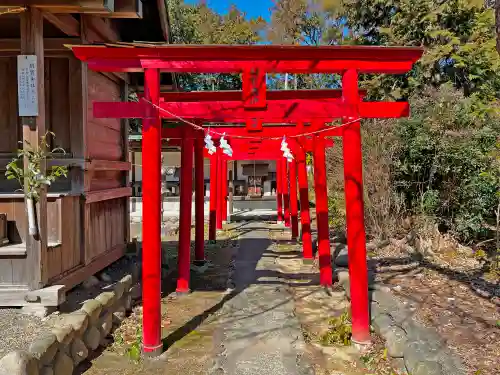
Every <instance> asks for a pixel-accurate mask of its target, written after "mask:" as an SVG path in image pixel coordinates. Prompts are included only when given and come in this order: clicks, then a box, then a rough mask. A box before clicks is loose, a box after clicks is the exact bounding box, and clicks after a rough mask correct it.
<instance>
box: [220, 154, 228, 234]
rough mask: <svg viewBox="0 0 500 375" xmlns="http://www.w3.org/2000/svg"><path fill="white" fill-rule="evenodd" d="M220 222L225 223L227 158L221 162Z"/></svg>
mask: <svg viewBox="0 0 500 375" xmlns="http://www.w3.org/2000/svg"><path fill="white" fill-rule="evenodd" d="M221 182H222V224H226V223H227V159H226V158H224V160H223V162H222V178H221Z"/></svg>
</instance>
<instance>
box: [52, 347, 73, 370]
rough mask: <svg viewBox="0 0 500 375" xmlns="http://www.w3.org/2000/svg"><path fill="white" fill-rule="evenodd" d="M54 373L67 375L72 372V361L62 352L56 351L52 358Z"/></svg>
mask: <svg viewBox="0 0 500 375" xmlns="http://www.w3.org/2000/svg"><path fill="white" fill-rule="evenodd" d="M53 369H54V375H69V374H72V373H73V361H72V360H71V358H70V357H68V356H67V355H66V354H65V353H63V352H58V353H57V355H56V358H55V360H54V365H53Z"/></svg>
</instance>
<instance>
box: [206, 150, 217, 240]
mask: <svg viewBox="0 0 500 375" xmlns="http://www.w3.org/2000/svg"><path fill="white" fill-rule="evenodd" d="M218 170H219V152H218V151H217V152H215V153H213V154H212V156H211V157H210V214H209V223H208V226H209V227H208V240H209V241H211V242H214V241H215V240H216V236H217V223H216V222H217V210H218V207H217V206H218V204H217V203H218V202H217V201H218V199H217V190H218V189H217V185H218V183H217V180H218V179H217V172H218Z"/></svg>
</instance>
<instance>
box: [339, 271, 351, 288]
mask: <svg viewBox="0 0 500 375" xmlns="http://www.w3.org/2000/svg"><path fill="white" fill-rule="evenodd" d="M337 277H338V279H339V284H340V285H343V284H344V283H345V282H346V281H349V272H348V271H338V272H337Z"/></svg>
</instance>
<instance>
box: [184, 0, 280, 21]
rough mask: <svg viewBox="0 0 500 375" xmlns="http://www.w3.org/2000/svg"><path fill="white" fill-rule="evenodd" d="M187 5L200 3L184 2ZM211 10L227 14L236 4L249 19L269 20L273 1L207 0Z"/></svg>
mask: <svg viewBox="0 0 500 375" xmlns="http://www.w3.org/2000/svg"><path fill="white" fill-rule="evenodd" d="M184 2H185V3H187V4H196V3H199V0H184ZM207 4H208V6H209V7H210V8H212V9H214V10H215V11H217V13H227V11H228V9H229V7H230V6H231V5H232V4H235V5H236V6H237V7H238V9H240V10H241V11H243V12H245V13H246V14H247V16H248V17H258V16H262V17H263V18H265V19H269V16H270V11H269V8H270V7H271V6H272V0H207Z"/></svg>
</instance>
